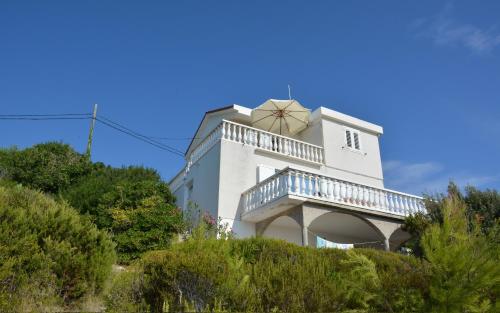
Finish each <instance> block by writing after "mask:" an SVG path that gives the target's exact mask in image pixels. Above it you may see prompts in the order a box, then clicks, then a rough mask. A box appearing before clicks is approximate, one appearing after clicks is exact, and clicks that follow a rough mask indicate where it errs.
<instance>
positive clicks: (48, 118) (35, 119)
mask: <svg viewBox="0 0 500 313" xmlns="http://www.w3.org/2000/svg"><path fill="white" fill-rule="evenodd" d="M89 118H90V117H4V116H0V120H27V121H47V120H88V119H89Z"/></svg>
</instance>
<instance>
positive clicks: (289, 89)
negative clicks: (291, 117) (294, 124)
mask: <svg viewBox="0 0 500 313" xmlns="http://www.w3.org/2000/svg"><path fill="white" fill-rule="evenodd" d="M288 100H292V90H291V88H290V84H288Z"/></svg>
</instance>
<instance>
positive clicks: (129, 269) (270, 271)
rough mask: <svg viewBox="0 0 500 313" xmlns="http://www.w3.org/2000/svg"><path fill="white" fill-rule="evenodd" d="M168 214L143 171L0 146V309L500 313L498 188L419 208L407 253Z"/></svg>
mask: <svg viewBox="0 0 500 313" xmlns="http://www.w3.org/2000/svg"><path fill="white" fill-rule="evenodd" d="M174 203H175V198H174V196H173V195H172V193H171V192H170V190H169V188H168V185H167V184H166V183H165V182H164V181H163V180H162V179H161V178H160V176H159V175H158V173H157V172H156V171H154V170H152V169H148V168H144V167H138V166H133V167H123V168H114V167H111V166H106V165H104V164H102V163H93V162H90V161H89V160H88V159H87V158H86V157H84V156H83V155H81V154H79V153H78V152H76V151H75V150H73V149H72V148H71V147H70V146H68V145H65V144H62V143H53V142H52V143H45V144H39V145H35V146H33V147H30V148H26V149H23V150H19V149H16V148H10V149H0V311H1V312H32V311H44V312H58V311H67V310H77V311H78V310H79V311H82V310H83V311H94V312H193V311H198V312H205V311H209V312H350V313H353V312H422V313H424V312H425V313H426V312H462V313H475V312H483V313H493V312H500V304H499V301H498V297H499V295H500V266H498V264H499V261H500V227H499V217H500V195H499V193H498V192H497V191H494V190H486V191H480V190H477V189H475V188H473V187H467V189H466V190H465V194H462V193H461V192H460V190H459V189H458V188H457V187H456V186H454V185H453V184H451V185H450V188H449V192H448V194H444V195H437V196H432V197H427V207H428V209H429V212H428V214H417V215H414V216H410V217H409V218H407V220H406V223H405V228H406V229H407V230H408V231H409V232H410V233H411V234H412V235H413V238H412V240H411V241H410V242H408V243H407V247H409V248H411V250H410V251H411V252H412V255H409V256H406V255H402V254H399V253H392V252H385V251H379V250H370V249H354V250H349V251H344V250H337V249H314V248H308V247H299V246H296V245H294V244H290V243H286V242H283V241H279V240H272V239H266V238H250V239H245V240H240V239H235V238H233V236H232V234H231V233H230V232H228V231H227V229H226V228H225V227H224V226H223V225H220V223H218V222H217V220H216V219H214V217H212V216H210V215H208V214H207V213H203V210H200V211H199V212H198V211H196V212H191V213H190V214H185V215H183V213H182V212H181V211H180V210H179V209H178V208H176V206H175V204H174ZM179 236H180V237H183V238H184V239H185V240H184V241H182V242H175V241H176V240H174V238H177V237H179ZM114 262H117V263H118V264H120V265H122V266H120V267H118V266H117V267H115V270H114V271H112V264H113V263H114Z"/></svg>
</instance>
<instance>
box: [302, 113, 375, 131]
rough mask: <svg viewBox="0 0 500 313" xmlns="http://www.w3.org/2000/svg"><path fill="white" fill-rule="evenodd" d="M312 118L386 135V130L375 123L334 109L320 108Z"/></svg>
mask: <svg viewBox="0 0 500 313" xmlns="http://www.w3.org/2000/svg"><path fill="white" fill-rule="evenodd" d="M312 118H313V120H315V119H317V118H326V119H330V120H333V121H338V122H341V123H343V124H347V125H350V126H354V127H357V128H361V129H364V130H366V131H369V132H371V133H375V134H377V135H382V134H383V133H384V129H383V127H382V126H379V125H376V124H373V123H370V122H367V121H363V120H361V119H359V118H356V117H353V116H350V115H347V114H344V113H340V112H337V111H334V110H332V109H329V108H325V107H319V108H317V109H316V110H314V112H313V113H312Z"/></svg>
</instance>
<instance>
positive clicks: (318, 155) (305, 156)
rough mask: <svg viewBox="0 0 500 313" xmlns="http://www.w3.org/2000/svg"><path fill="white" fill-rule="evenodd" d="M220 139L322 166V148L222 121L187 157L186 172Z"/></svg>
mask: <svg viewBox="0 0 500 313" xmlns="http://www.w3.org/2000/svg"><path fill="white" fill-rule="evenodd" d="M220 139H224V140H229V141H233V142H237V143H241V144H244V145H248V146H251V147H255V148H257V149H261V150H265V151H270V152H273V153H277V154H281V155H285V156H288V157H291V158H294V159H298V160H302V161H307V162H310V163H315V164H323V160H324V156H323V147H320V146H317V145H313V144H310V143H307V142H304V141H300V140H296V139H293V138H290V137H285V136H281V135H277V134H274V133H270V132H266V131H264V130H261V129H257V128H253V127H250V126H246V125H242V124H238V123H234V122H230V121H226V120H223V121H222V123H220V124H219V125H218V126H217V127H216V128H215V129H214V130H213V131H212V132H211V133H210V134H209V135H208V136H207V137H205V138H204V139H203V140H202V142H201V143H200V144H199V145H198V146H197V147H196V148H195V149H194V150H193V151H192V152H191V154H190V155H189V157H188V162H187V166H186V172H189V170H190V168H191V165H192V164H194V163H195V162H197V161H198V160H199V159H200V158H201V157H202V156H203V155H204V154H205V153H206V152H207V151H208V150H210V148H211V147H212V146H213V145H214V144H215V143H216V142H217V141H218V140H220Z"/></svg>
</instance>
